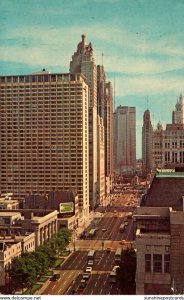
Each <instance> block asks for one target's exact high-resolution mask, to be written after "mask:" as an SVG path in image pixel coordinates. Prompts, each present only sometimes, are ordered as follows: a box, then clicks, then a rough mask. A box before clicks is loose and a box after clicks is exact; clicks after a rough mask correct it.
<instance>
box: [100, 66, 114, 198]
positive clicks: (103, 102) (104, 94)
mask: <svg viewBox="0 0 184 300" xmlns="http://www.w3.org/2000/svg"><path fill="white" fill-rule="evenodd" d="M97 112H98V115H99V116H100V117H101V118H102V119H103V124H104V137H105V141H104V142H105V145H104V147H105V176H106V186H105V194H106V197H107V198H108V197H109V191H110V190H111V189H112V187H113V172H114V170H113V89H112V84H111V82H106V75H105V71H104V66H100V65H98V66H97Z"/></svg>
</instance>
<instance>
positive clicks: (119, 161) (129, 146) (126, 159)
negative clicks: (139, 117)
mask: <svg viewBox="0 0 184 300" xmlns="http://www.w3.org/2000/svg"><path fill="white" fill-rule="evenodd" d="M113 122H114V124H113V125H114V129H113V134H114V168H115V169H116V172H117V173H121V174H122V173H123V174H134V172H135V169H136V109H135V107H128V106H118V107H117V108H116V112H115V113H114V118H113Z"/></svg>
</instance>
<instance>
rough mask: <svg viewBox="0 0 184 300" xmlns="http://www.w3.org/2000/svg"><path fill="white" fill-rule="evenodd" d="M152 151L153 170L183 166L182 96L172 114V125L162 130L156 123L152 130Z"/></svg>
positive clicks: (183, 113)
mask: <svg viewBox="0 0 184 300" xmlns="http://www.w3.org/2000/svg"><path fill="white" fill-rule="evenodd" d="M152 151H153V161H154V167H155V168H158V167H160V168H163V167H164V166H166V165H183V164H184V97H183V96H182V95H180V97H179V101H178V102H177V104H176V110H175V111H174V112H173V114H172V124H167V125H166V129H163V126H162V125H161V123H158V125H157V128H156V130H154V133H153V149H152Z"/></svg>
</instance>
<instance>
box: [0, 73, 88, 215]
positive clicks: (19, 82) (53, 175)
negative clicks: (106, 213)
mask: <svg viewBox="0 0 184 300" xmlns="http://www.w3.org/2000/svg"><path fill="white" fill-rule="evenodd" d="M0 92H1V102H0V116H1V117H0V141H1V147H0V166H1V171H0V191H1V193H7V192H12V193H13V194H14V195H15V197H17V198H21V199H23V198H24V197H25V195H26V193H29V192H30V193H32V194H36V193H49V192H50V191H51V190H53V189H56V190H72V191H75V192H77V194H78V197H79V210H80V213H81V215H84V214H85V215H88V212H89V158H88V156H89V151H88V149H89V139H88V136H89V121H88V105H89V104H88V100H89V99H88V94H89V93H88V85H87V84H86V80H85V78H84V76H83V75H81V74H60V73H59V74H50V73H48V72H46V71H43V72H40V73H38V74H34V75H25V76H22V75H21V76H1V77H0Z"/></svg>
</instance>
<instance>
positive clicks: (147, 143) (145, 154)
mask: <svg viewBox="0 0 184 300" xmlns="http://www.w3.org/2000/svg"><path fill="white" fill-rule="evenodd" d="M152 140H153V127H152V124H151V118H150V111H149V110H146V111H145V112H144V116H143V127H142V172H143V176H146V175H147V174H148V173H150V172H151V169H152V165H153V158H152Z"/></svg>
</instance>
